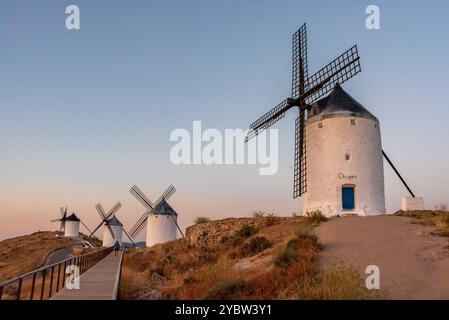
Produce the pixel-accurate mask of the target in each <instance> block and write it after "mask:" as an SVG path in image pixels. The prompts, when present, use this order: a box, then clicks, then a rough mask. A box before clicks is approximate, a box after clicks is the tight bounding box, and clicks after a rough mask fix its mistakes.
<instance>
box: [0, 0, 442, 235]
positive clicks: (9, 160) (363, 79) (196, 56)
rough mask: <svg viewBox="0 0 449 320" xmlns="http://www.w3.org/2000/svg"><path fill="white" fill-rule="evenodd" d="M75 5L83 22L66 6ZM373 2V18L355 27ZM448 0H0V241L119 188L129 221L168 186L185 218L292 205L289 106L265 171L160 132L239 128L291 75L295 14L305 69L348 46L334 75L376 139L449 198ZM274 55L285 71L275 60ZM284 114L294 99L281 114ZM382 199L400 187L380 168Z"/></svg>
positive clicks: (431, 193) (107, 197)
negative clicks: (275, 158)
mask: <svg viewBox="0 0 449 320" xmlns="http://www.w3.org/2000/svg"><path fill="white" fill-rule="evenodd" d="M70 4H76V5H78V6H79V7H80V9H81V30H79V31H68V30H66V28H65V18H66V14H65V8H66V6H67V5H70ZM368 4H377V5H378V6H379V7H380V12H381V29H380V30H377V31H373V30H367V29H366V28H365V18H366V14H365V8H366V6H367V5H368ZM448 12H449V3H448V2H447V1H426V2H424V1H298V0H295V1H267V0H264V1H260V0H258V1H255V0H253V1H249V0H248V1H242V0H240V1H237V0H231V1H211V0H207V1H206V0H195V1H193V0H186V1H181V0H179V1H137V0H135V1H102V0H96V1H83V0H71V1H60V0H58V1H56V0H53V1H50V0H48V1H44V0H41V1H22V0H14V1H12V0H8V1H6V0H0V48H1V50H0V138H1V139H0V177H1V178H0V219H1V223H0V238H4V237H8V236H12V235H15V234H18V233H23V232H32V231H34V230H36V229H42V230H44V229H49V228H51V226H50V224H49V222H48V220H49V219H50V218H54V217H56V216H58V214H59V209H58V208H59V206H61V205H65V204H67V205H68V206H69V207H70V208H71V209H72V210H76V212H77V213H79V215H80V216H81V217H82V218H83V219H84V220H85V221H86V222H87V223H88V224H89V225H90V226H93V225H94V224H95V223H96V222H98V217H97V214H96V212H95V209H94V205H95V204H96V203H97V202H99V201H101V202H102V203H103V205H104V206H105V207H111V206H112V205H113V204H114V203H115V201H121V202H122V203H123V204H124V207H123V209H122V210H121V211H119V213H118V217H119V218H120V219H121V220H122V221H123V222H124V223H125V226H126V227H127V228H130V227H131V226H132V224H133V223H134V221H135V220H137V218H138V217H139V215H140V214H141V213H142V209H143V207H141V205H140V204H139V203H138V202H137V201H136V200H135V199H134V198H132V196H131V195H130V194H129V192H128V190H129V188H130V186H131V185H132V184H137V185H139V186H140V187H141V188H142V189H143V190H144V191H145V192H147V193H149V194H150V196H151V197H152V198H153V199H155V198H156V197H157V196H158V195H159V193H161V192H162V191H163V189H165V188H166V187H167V186H168V185H169V184H170V183H173V184H174V185H175V186H176V187H177V189H178V192H177V193H176V194H175V195H174V196H173V198H172V201H171V202H172V204H173V206H174V207H175V209H176V210H177V211H179V214H180V222H181V225H182V226H183V227H185V226H188V225H189V224H191V222H192V220H193V219H194V218H195V217H196V216H198V215H206V216H210V217H213V218H219V217H226V216H244V215H248V214H250V213H251V212H252V210H255V209H264V210H267V211H273V212H275V213H277V214H284V215H287V214H290V213H291V212H293V211H297V210H300V209H301V206H302V203H301V201H300V200H292V198H291V192H292V191H291V189H292V175H293V173H292V170H291V169H290V168H289V166H291V165H292V158H293V157H292V155H293V145H294V144H293V133H294V115H293V114H289V115H288V116H287V117H286V118H285V119H283V120H282V121H281V122H280V123H279V125H278V126H276V127H277V128H279V129H280V140H281V146H280V158H281V160H282V161H283V162H282V163H281V165H280V168H279V173H278V174H277V175H275V176H271V177H261V176H259V175H258V171H257V167H254V166H251V167H247V166H240V167H236V166H220V167H205V166H189V167H185V166H181V167H175V166H173V165H172V164H171V163H170V161H169V151H170V147H171V145H172V144H170V142H169V135H170V132H171V131H172V130H173V129H175V128H187V129H188V128H190V127H191V125H192V120H201V121H202V123H203V127H206V128H207V127H211V128H219V129H224V128H246V127H247V125H248V124H249V123H250V122H252V121H253V120H255V119H256V118H257V117H259V116H260V115H261V114H262V113H263V112H265V111H267V110H268V108H269V107H271V106H273V105H275V104H276V103H277V102H279V101H281V100H282V99H284V98H285V97H286V96H288V95H289V93H290V87H291V84H290V82H291V71H290V65H289V63H290V59H291V34H292V33H293V32H294V31H295V30H296V29H297V28H298V27H299V26H300V25H301V24H302V23H304V22H307V24H308V36H309V49H310V50H309V70H310V73H312V72H314V71H316V70H317V69H318V68H320V67H321V66H323V65H324V64H326V63H327V62H329V61H330V60H332V59H334V58H335V57H336V56H337V55H339V54H340V53H341V52H343V51H344V50H346V49H347V48H349V47H350V46H352V45H353V44H355V43H356V44H358V46H359V52H360V55H361V58H362V69H363V71H362V73H361V74H359V75H358V76H356V77H355V78H354V79H352V80H351V81H349V82H348V83H346V84H345V85H344V88H345V89H346V90H347V91H349V92H350V93H351V95H352V96H353V97H355V98H356V99H357V100H358V101H359V102H361V103H362V104H363V105H365V106H366V107H367V108H368V109H369V110H370V111H371V112H372V113H374V114H375V115H376V116H377V117H378V118H379V120H380V122H381V129H382V138H383V146H384V149H385V150H386V151H387V153H389V155H390V157H391V158H392V159H393V161H394V162H395V164H396V165H397V166H398V168H399V170H400V171H401V172H402V173H403V174H404V176H405V178H406V180H407V181H408V182H409V183H410V185H411V187H412V188H413V190H415V193H416V194H418V195H422V196H424V198H425V202H426V205H427V207H429V208H432V207H433V205H434V204H436V203H440V202H444V201H446V202H449V191H448V190H449V188H448V185H449V166H448V159H449V141H448V139H449V125H448V124H447V119H448V118H449V102H448V101H449V97H448V95H449V90H448V89H449V88H448V86H449V85H448V84H449V65H448V62H447V58H448V57H449V36H448V30H449V25H448V22H447V16H448ZM286 68H287V69H286ZM292 113H293V112H292ZM385 175H386V191H387V209H388V210H389V211H393V210H396V209H398V207H399V205H400V197H401V196H404V195H406V192H405V190H404V188H403V187H402V186H401V185H400V183H399V181H398V180H397V178H396V177H395V176H394V175H393V174H392V172H391V170H390V168H389V167H387V166H386V167H385Z"/></svg>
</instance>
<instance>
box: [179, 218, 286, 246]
mask: <svg viewBox="0 0 449 320" xmlns="http://www.w3.org/2000/svg"><path fill="white" fill-rule="evenodd" d="M274 219H275V223H278V222H280V221H282V220H283V219H286V218H281V217H274ZM275 223H273V217H263V218H228V219H224V220H216V221H209V222H207V223H201V224H196V225H193V226H190V227H188V228H187V230H186V240H187V243H188V244H189V245H191V246H194V247H213V246H214V245H217V244H219V243H220V241H221V239H223V238H224V237H230V236H233V235H234V234H235V233H236V232H237V231H238V230H240V229H241V228H242V227H243V226H244V225H250V226H253V227H255V228H257V229H259V228H262V227H266V226H269V225H272V224H275Z"/></svg>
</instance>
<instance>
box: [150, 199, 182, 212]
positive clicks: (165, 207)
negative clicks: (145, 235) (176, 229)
mask: <svg viewBox="0 0 449 320" xmlns="http://www.w3.org/2000/svg"><path fill="white" fill-rule="evenodd" d="M153 213H154V214H160V215H167V216H169V215H172V216H177V215H178V214H177V213H176V211H175V210H173V208H172V207H170V205H169V204H168V203H167V201H165V199H162V201H161V202H159V203H158V204H157V205H156V206H155V207H154V209H153Z"/></svg>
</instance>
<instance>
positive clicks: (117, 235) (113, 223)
mask: <svg viewBox="0 0 449 320" xmlns="http://www.w3.org/2000/svg"><path fill="white" fill-rule="evenodd" d="M121 206H122V204H121V203H120V202H117V203H116V204H115V206H114V207H112V209H111V210H109V212H108V213H107V214H106V213H105V211H104V209H103V207H102V205H101V204H100V203H99V204H97V205H96V206H95V208H96V209H97V212H98V214H99V215H100V219H101V222H100V224H99V225H98V226H97V227H96V228H95V229H94V231H93V232H91V234H90V236H89V237H92V236H93V235H94V233H95V232H96V231H97V230H98V229H99V228H100V227H101V226H103V227H104V229H103V247H112V246H113V245H114V244H115V242H116V241H118V242H119V243H120V245H122V238H123V237H122V232H125V234H126V235H127V236H128V238H129V240H131V243H132V244H133V245H134V242H133V240H132V238H131V237H130V236H129V235H128V233H127V232H126V230H125V228H123V224H122V223H121V222H120V221H119V220H118V219H117V217H116V216H115V214H116V213H117V211H118V210H119V209H120V208H121Z"/></svg>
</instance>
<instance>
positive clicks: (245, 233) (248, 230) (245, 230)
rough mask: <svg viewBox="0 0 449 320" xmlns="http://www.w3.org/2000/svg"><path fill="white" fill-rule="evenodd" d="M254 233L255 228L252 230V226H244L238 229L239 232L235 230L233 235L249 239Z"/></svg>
mask: <svg viewBox="0 0 449 320" xmlns="http://www.w3.org/2000/svg"><path fill="white" fill-rule="evenodd" d="M256 232H257V229H256V228H254V227H253V226H251V225H249V224H245V225H244V226H242V228H240V230H237V232H236V233H235V236H237V237H242V238H249V237H251V236H252V235H253V234H255V233H256Z"/></svg>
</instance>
